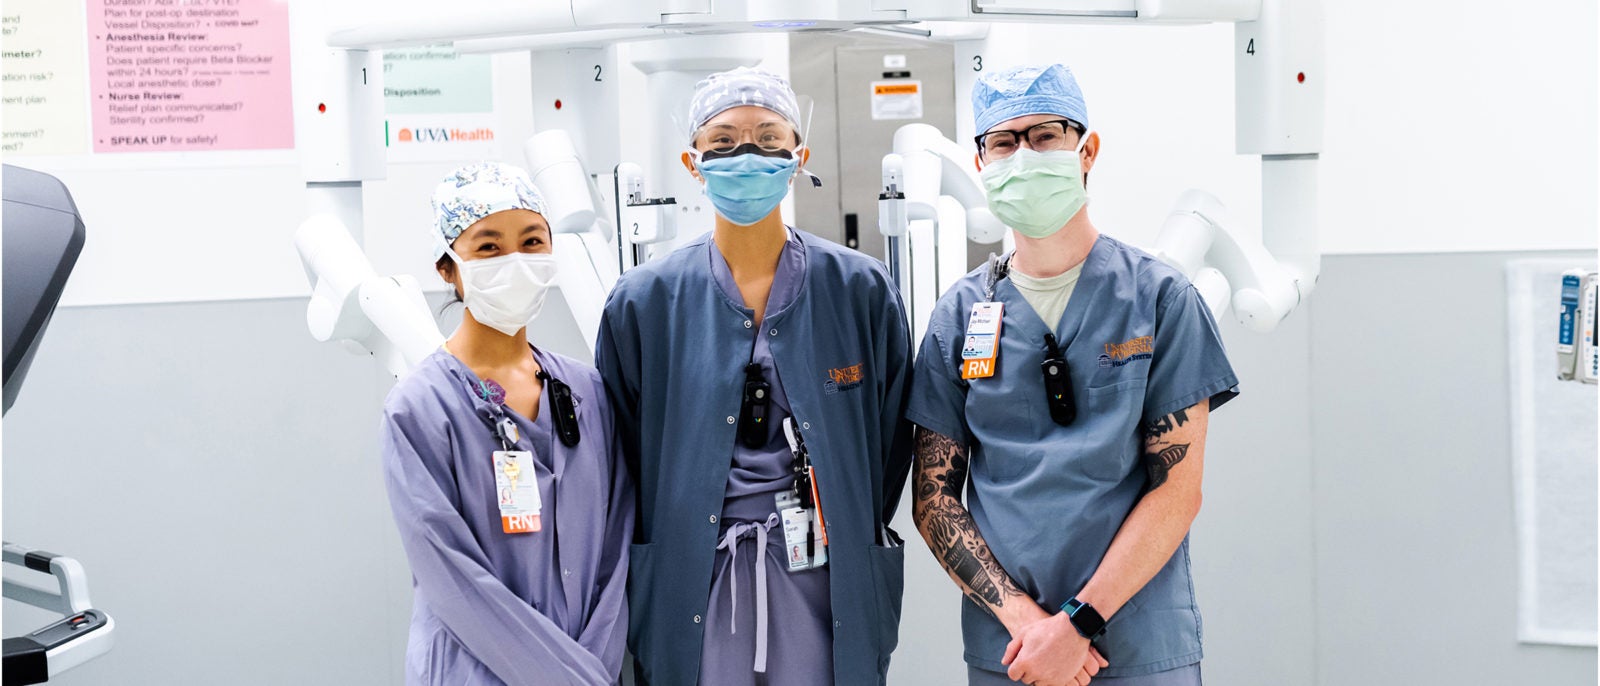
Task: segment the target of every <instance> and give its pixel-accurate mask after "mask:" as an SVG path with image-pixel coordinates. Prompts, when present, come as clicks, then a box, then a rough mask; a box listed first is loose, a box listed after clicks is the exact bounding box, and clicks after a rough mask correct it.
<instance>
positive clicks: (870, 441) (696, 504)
mask: <svg viewBox="0 0 1600 686" xmlns="http://www.w3.org/2000/svg"><path fill="white" fill-rule="evenodd" d="M793 233H794V240H795V241H796V242H797V243H798V249H799V250H802V251H803V252H804V255H803V262H802V263H801V273H800V274H799V275H798V281H799V282H800V286H799V290H798V291H797V292H796V293H795V295H794V299H793V300H792V301H791V302H789V303H788V304H787V305H786V306H784V307H783V308H782V309H780V310H773V311H769V312H767V314H766V318H765V320H764V321H762V322H761V325H760V326H756V325H755V322H754V321H753V320H752V318H751V312H750V310H749V309H748V308H745V307H743V306H742V304H741V303H739V302H735V301H734V300H733V299H731V298H730V297H729V296H728V294H727V293H725V292H724V290H723V289H722V288H721V287H720V286H718V285H717V281H716V278H715V276H714V275H713V271H712V269H711V268H710V266H711V263H710V262H709V261H708V260H710V259H711V256H710V255H709V254H708V253H710V252H714V251H715V250H716V247H715V246H714V245H712V243H711V240H710V237H709V236H705V237H701V238H699V239H697V240H695V241H694V242H691V243H690V244H688V245H686V246H684V247H683V248H680V249H678V250H676V251H674V252H673V253H672V254H670V255H667V256H665V257H662V258H660V259H657V260H652V261H651V262H649V263H646V264H644V265H641V266H639V267H637V268H634V269H631V270H629V271H628V272H627V273H625V274H623V275H622V278H621V279H619V280H618V281H617V286H616V288H615V289H613V290H612V292H611V296H610V298H609V299H608V300H607V301H606V307H605V313H604V316H603V318H602V319H601V325H600V336H599V339H598V340H597V341H596V345H595V361H596V365H595V366H596V367H598V368H599V370H600V375H601V377H602V378H603V379H604V380H605V385H606V392H607V394H608V395H609V397H610V398H611V399H612V406H613V408H614V410H615V412H616V415H617V431H618V436H617V438H618V440H619V442H620V443H621V446H622V451H623V454H624V455H625V456H626V459H627V463H628V468H629V470H630V472H631V473H632V474H633V475H634V477H635V478H634V483H635V484H636V485H637V486H638V499H639V506H638V526H637V528H636V529H635V532H634V539H635V543H636V544H635V545H634V546H633V547H632V548H631V549H630V552H629V578H628V589H629V590H628V602H629V608H630V622H629V624H630V625H629V630H628V640H629V646H630V647H631V648H632V649H633V651H634V655H635V656H636V657H637V662H636V666H637V668H638V670H637V673H638V674H639V675H640V676H642V678H643V681H645V682H647V683H650V684H657V685H659V684H669V685H676V684H693V683H697V682H698V681H699V680H700V676H701V675H700V666H701V665H700V657H701V647H702V642H703V641H704V640H707V639H706V635H705V629H706V625H705V620H706V613H707V608H708V604H709V602H710V597H709V596H708V594H707V590H708V589H709V588H711V583H712V577H713V574H714V570H713V562H714V561H715V559H716V555H717V550H716V548H717V543H718V542H719V539H718V536H719V533H720V531H721V521H722V519H721V518H722V513H723V504H724V499H725V496H726V495H727V488H728V481H729V473H730V468H731V466H732V457H733V453H734V444H735V442H736V439H735V434H736V431H737V428H736V423H737V421H738V420H737V415H738V414H739V404H740V398H741V392H742V390H743V383H744V366H745V365H746V364H748V363H749V361H750V351H751V350H752V349H753V346H754V345H755V340H756V337H757V336H760V337H763V338H765V339H766V340H767V344H768V345H769V346H770V349H771V355H772V360H773V369H774V372H775V373H776V374H777V375H778V376H780V377H781V378H782V381H783V390H784V393H785V394H786V396H787V399H788V403H789V411H790V412H791V413H792V415H793V417H794V419H795V421H796V422H798V423H799V424H800V425H801V427H802V430H803V432H804V435H805V440H806V448H807V450H808V451H809V452H810V455H811V460H812V464H813V465H815V467H816V470H817V482H818V489H819V491H820V497H821V501H822V508H823V512H824V513H825V516H826V517H827V521H828V567H829V574H830V585H829V596H830V600H831V601H832V602H831V612H832V615H833V638H834V640H833V672H834V683H836V684H841V685H847V686H854V685H857V684H882V683H883V681H884V678H885V677H884V675H885V674H886V672H887V671H888V666H889V655H890V654H891V653H892V652H893V651H894V648H895V645H896V644H897V642H898V640H899V621H900V597H901V593H902V591H903V588H904V576H903V575H904V562H905V549H904V548H903V547H900V546H899V545H897V544H898V537H897V536H896V535H894V534H892V533H889V532H888V531H887V527H886V524H887V523H888V522H889V520H890V519H891V518H892V517H893V516H894V511H895V507H896V505H897V501H898V499H899V496H900V493H901V491H902V490H903V489H904V486H905V479H906V476H907V474H908V473H909V471H910V464H911V462H910V461H911V451H910V440H909V438H910V436H909V433H910V432H909V431H908V430H907V429H908V427H909V424H906V423H905V422H904V420H903V416H902V410H903V408H904V407H905V400H906V394H907V392H908V390H909V386H910V377H911V364H910V357H911V341H910V336H909V334H908V332H907V327H906V318H905V310H904V308H903V306H902V305H901V302H900V294H899V290H898V289H897V288H896V287H895V285H894V283H893V281H891V280H890V279H889V275H888V273H887V272H886V271H885V270H884V267H883V265H882V264H881V263H879V262H877V261H876V260H873V259H872V258H870V257H867V256H865V255H862V254H861V253H858V252H856V251H854V250H849V249H847V248H844V247H842V246H839V245H837V244H834V243H831V242H829V241H826V240H824V239H822V238H819V237H817V236H814V235H811V234H808V233H805V232H803V231H794V232H793ZM794 247H795V246H790V247H786V248H785V251H786V252H787V251H788V250H790V249H792V248H794ZM775 287H776V286H775ZM890 539H894V540H890ZM773 622H774V623H773V625H772V626H773V629H774V640H782V639H781V636H782V633H781V631H782V624H781V620H780V619H778V618H773Z"/></svg>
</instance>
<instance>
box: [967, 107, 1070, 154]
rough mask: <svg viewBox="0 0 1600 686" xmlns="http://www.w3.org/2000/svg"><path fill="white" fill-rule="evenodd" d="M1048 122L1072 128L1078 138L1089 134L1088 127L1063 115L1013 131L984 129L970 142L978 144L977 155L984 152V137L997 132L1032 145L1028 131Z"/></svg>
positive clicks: (1046, 124)
mask: <svg viewBox="0 0 1600 686" xmlns="http://www.w3.org/2000/svg"><path fill="white" fill-rule="evenodd" d="M1050 124H1065V125H1066V127H1065V128H1068V129H1072V130H1073V131H1075V132H1077V134H1078V138H1079V139H1080V140H1081V139H1082V138H1083V137H1084V136H1086V135H1088V134H1089V127H1087V126H1084V125H1082V124H1079V123H1078V122H1075V121H1073V120H1071V119H1067V118H1065V117H1062V118H1061V119H1051V120H1050V121H1042V122H1039V123H1037V124H1034V125H1033V126H1030V127H1028V128H1025V129H1020V130H1015V131H1008V130H1005V129H996V130H994V131H985V132H983V133H980V134H978V135H976V136H973V137H972V142H973V143H976V144H977V145H978V156H979V157H984V154H983V139H984V138H987V137H989V136H992V135H994V134H997V133H1009V134H1011V135H1013V136H1016V138H1017V140H1022V141H1028V145H1033V140H1032V136H1030V135H1028V132H1029V131H1032V130H1034V129H1037V128H1039V127H1041V126H1048V125H1050Z"/></svg>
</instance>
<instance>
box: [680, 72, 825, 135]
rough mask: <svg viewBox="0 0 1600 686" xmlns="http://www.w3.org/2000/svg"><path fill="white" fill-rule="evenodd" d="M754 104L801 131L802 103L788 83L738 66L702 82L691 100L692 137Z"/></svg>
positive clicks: (779, 78)
mask: <svg viewBox="0 0 1600 686" xmlns="http://www.w3.org/2000/svg"><path fill="white" fill-rule="evenodd" d="M744 105H755V106H757V107H765V108H767V109H769V110H772V111H773V112H777V113H778V115H779V116H781V117H783V118H784V119H787V120H789V124H790V125H792V126H794V130H795V131H799V130H800V103H799V102H797V101H796V100H795V96H794V90H793V89H792V88H790V87H789V80H788V79H786V78H783V77H782V76H778V75H777V74H774V73H772V72H770V71H767V70H765V69H753V68H750V67H738V68H736V69H731V70H729V71H724V72H718V73H715V74H712V75H710V76H707V77H706V78H704V79H702V80H701V81H700V83H698V84H696V85H695V87H694V97H692V98H690V99H689V120H690V121H689V124H690V126H689V137H690V139H691V142H692V140H693V138H694V133H695V132H696V131H698V130H700V127H702V126H705V124H706V122H708V121H711V118H712V117H715V116H717V115H718V114H721V113H723V112H724V111H727V110H730V109H733V108H735V107H741V106H744Z"/></svg>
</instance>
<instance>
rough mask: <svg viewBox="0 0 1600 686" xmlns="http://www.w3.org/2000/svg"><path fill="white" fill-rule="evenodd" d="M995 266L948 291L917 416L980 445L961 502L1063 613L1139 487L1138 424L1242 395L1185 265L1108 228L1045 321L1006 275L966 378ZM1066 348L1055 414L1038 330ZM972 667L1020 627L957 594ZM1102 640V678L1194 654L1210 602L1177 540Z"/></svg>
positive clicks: (1015, 571)
mask: <svg viewBox="0 0 1600 686" xmlns="http://www.w3.org/2000/svg"><path fill="white" fill-rule="evenodd" d="M988 273H989V268H988V267H987V266H984V267H980V268H978V269H977V270H974V271H973V272H972V273H969V274H967V275H966V276H965V277H963V278H962V279H961V280H960V281H958V282H957V283H956V285H955V286H953V287H952V288H951V289H950V291H949V292H947V293H945V295H944V296H943V297H942V298H940V299H939V302H938V304H937V305H935V307H934V312H933V315H932V318H931V321H930V322H929V325H928V333H927V335H926V336H925V337H924V338H923V340H922V347H921V349H920V352H919V353H918V357H917V363H916V374H915V380H914V382H913V383H914V390H913V394H912V399H911V403H910V405H909V407H908V408H907V411H906V417H907V419H910V420H911V421H912V422H913V423H915V424H917V425H919V426H921V427H923V428H925V429H928V430H930V431H935V432H938V433H940V434H943V435H945V436H947V437H949V438H951V439H954V440H955V441H956V442H958V443H961V444H963V445H966V446H968V447H969V449H970V450H971V461H970V470H971V471H970V474H969V481H968V485H967V508H968V509H969V510H970V511H971V512H972V517H973V520H974V521H975V522H976V523H977V525H978V528H979V530H980V531H981V532H982V533H983V536H984V539H985V540H986V541H987V542H988V543H989V547H990V548H991V549H992V550H993V552H994V556H995V559H996V560H997V561H998V562H999V563H1000V564H1001V566H1003V567H1004V568H1005V570H1006V571H1007V572H1008V573H1009V574H1010V575H1011V578H1012V579H1013V580H1014V581H1016V583H1017V585H1018V586H1019V587H1020V588H1021V589H1022V590H1023V591H1024V592H1026V593H1028V594H1029V595H1031V596H1033V598H1034V600H1036V601H1037V602H1038V603H1039V604H1040V606H1042V607H1044V608H1045V609H1046V610H1050V611H1054V609H1055V608H1058V607H1060V606H1061V604H1062V603H1064V602H1066V601H1067V600H1068V599H1069V598H1071V597H1072V596H1073V595H1075V594H1077V592H1078V591H1079V590H1081V589H1082V588H1083V586H1084V585H1085V584H1086V583H1088V581H1089V578H1090V577H1091V576H1092V575H1093V574H1094V572H1095V569H1096V568H1097V567H1098V566H1099V564H1100V560H1101V558H1102V557H1103V556H1104V555H1105V553H1106V551H1107V550H1108V549H1109V548H1110V547H1111V539H1112V537H1114V536H1115V535H1116V533H1117V530H1118V529H1119V528H1121V526H1122V523H1123V521H1124V520H1125V519H1126V518H1127V516H1128V514H1129V513H1130V512H1131V511H1132V510H1133V507H1134V505H1136V504H1137V503H1138V501H1139V498H1140V497H1141V495H1142V494H1143V493H1144V490H1145V484H1146V475H1145V470H1144V469H1143V468H1142V466H1141V463H1140V455H1141V453H1142V452H1143V441H1142V438H1141V436H1140V427H1142V426H1143V425H1145V424H1146V423H1148V422H1151V421H1154V420H1157V419H1160V418H1161V417H1164V416H1166V415H1168V414H1171V413H1172V412H1174V411H1177V410H1181V409H1184V408H1187V407H1191V406H1193V405H1195V404H1197V403H1199V402H1200V401H1202V400H1206V399H1210V406H1211V409H1213V410H1214V409H1216V408H1218V407H1220V406H1221V405H1222V404H1223V403H1225V402H1227V401H1228V400H1230V399H1232V398H1233V397H1234V396H1235V395H1237V394H1238V391H1237V386H1238V383H1239V382H1238V379H1237V377H1235V376H1234V373H1233V368H1232V366H1230V365H1229V363H1228V358H1227V354H1226V353H1225V351H1224V350H1223V347H1222V339H1221V336H1220V335H1219V334H1218V332H1217V326H1216V323H1215V322H1214V321H1213V320H1212V318H1211V312H1210V310H1208V309H1207V308H1206V306H1205V303H1204V302H1203V301H1202V300H1201V298H1200V295H1199V293H1198V292H1197V291H1196V290H1195V288H1194V286H1193V285H1191V284H1190V283H1189V281H1188V280H1187V279H1185V278H1184V277H1183V275H1182V274H1180V273H1179V272H1178V271H1177V270H1175V269H1173V268H1172V267H1170V266H1168V265H1166V264H1164V263H1162V262H1161V261H1159V260H1157V259H1155V258H1154V257H1152V256H1151V255H1149V254H1147V253H1145V252H1143V251H1140V250H1138V249H1137V248H1133V247H1131V246H1128V245H1126V244H1124V243H1122V242H1121V241H1118V240H1116V239H1114V238H1111V237H1109V236H1105V235H1102V236H1100V238H1099V239H1098V240H1097V241H1096V242H1095V244H1094V246H1093V248H1091V249H1090V251H1089V255H1088V257H1087V258H1086V259H1085V260H1084V264H1083V273H1082V275H1081V277H1080V280H1079V282H1078V285H1077V287H1076V290H1075V291H1074V292H1073V294H1072V297H1071V299H1070V300H1069V301H1068V302H1067V308H1066V311H1065V312H1064V313H1062V316H1061V321H1060V322H1055V323H1052V325H1050V326H1047V325H1046V324H1045V322H1044V321H1042V320H1040V319H1039V317H1038V315H1036V314H1035V313H1034V310H1033V308H1032V307H1030V306H1029V305H1028V303H1027V301H1026V300H1024V299H1023V297H1022V295H1021V294H1020V293H1019V292H1018V291H1017V288H1016V286H1015V285H1014V284H1012V283H1011V281H1010V279H1001V280H999V281H998V282H997V283H995V284H994V299H995V300H996V301H998V302H1000V303H1003V308H1004V309H1003V311H1002V315H1001V316H1002V323H1001V331H1000V355H999V359H998V360H997V363H996V369H995V373H994V376H992V377H989V378H981V379H973V380H971V381H966V380H962V378H961V375H960V370H959V367H960V364H961V346H962V341H963V334H964V332H965V331H966V326H967V320H968V315H969V314H970V313H971V311H972V306H973V304H974V303H979V302H983V301H984V300H985V294H984V287H985V283H986V281H987V280H988ZM1047 332H1053V333H1054V334H1055V335H1056V338H1057V339H1058V340H1059V341H1060V343H1061V345H1063V346H1064V355H1065V357H1066V361H1067V366H1068V370H1069V375H1070V379H1071V383H1072V394H1073V398H1074V400H1075V402H1076V403H1077V418H1076V419H1075V420H1074V421H1073V422H1072V424H1070V425H1069V426H1060V425H1058V424H1056V423H1055V422H1054V421H1052V420H1051V418H1050V410H1049V405H1048V404H1047V402H1046V393H1045V387H1044V376H1043V373H1042V372H1041V370H1040V365H1041V364H1042V363H1043V362H1044V359H1045V350H1046V345H1045V342H1044V336H1045V334H1046V333H1047ZM962 603H963V605H962V613H961V624H962V634H963V637H964V639H965V644H966V655H965V657H966V661H967V663H968V664H970V665H972V666H975V667H978V668H981V669H985V670H990V671H996V672H1004V671H1005V670H1006V666H1005V665H1004V664H1002V663H1001V661H1000V659H1001V658H1002V657H1003V656H1004V654H1005V650H1006V644H1007V643H1009V642H1010V640H1011V636H1010V635H1009V634H1008V633H1007V631H1006V629H1005V627H1004V626H1003V625H1002V624H1001V623H1000V621H999V620H997V619H995V618H994V617H992V616H991V615H989V614H988V613H987V612H985V611H984V610H983V609H982V608H979V607H978V606H977V605H975V604H973V602H972V601H971V600H965V599H964V600H963V601H962ZM1095 645H1096V646H1097V647H1098V648H1099V649H1100V652H1101V653H1102V654H1103V655H1104V656H1105V658H1106V660H1107V661H1109V662H1110V663H1111V666H1110V667H1107V668H1106V669H1103V670H1101V671H1100V674H1101V675H1103V676H1107V677H1125V676H1139V675H1144V674H1151V673H1155V672H1160V671H1165V670H1169V669H1173V668H1176V667H1182V666H1185V665H1189V664H1194V663H1196V662H1199V661H1200V658H1201V646H1200V612H1199V608H1198V606H1197V605H1196V603H1195V598H1194V591H1193V585H1192V583H1191V582H1190V573H1189V543H1188V539H1187V538H1185V540H1184V542H1183V543H1182V545H1180V546H1179V547H1178V550H1177V552H1176V553H1174V554H1173V556H1172V558H1171V559H1170V560H1169V561H1168V562H1167V564H1166V565H1165V566H1164V567H1162V569H1161V570H1160V571H1159V572H1157V573H1156V575H1155V577H1154V578H1153V579H1151V580H1150V582H1149V583H1148V584H1146V585H1145V587H1144V588H1143V589H1142V590H1140V591H1139V592H1138V593H1136V594H1135V595H1134V596H1133V598H1132V599H1131V600H1129V601H1128V603H1127V604H1126V605H1124V606H1123V607H1122V609H1121V610H1119V611H1118V612H1117V613H1116V615H1114V616H1113V617H1112V618H1111V620H1110V623H1109V624H1108V626H1107V628H1106V633H1105V635H1104V636H1102V637H1101V638H1100V639H1099V640H1097V641H1096V642H1095Z"/></svg>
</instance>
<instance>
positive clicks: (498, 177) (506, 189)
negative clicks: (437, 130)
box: [433, 162, 544, 261]
mask: <svg viewBox="0 0 1600 686" xmlns="http://www.w3.org/2000/svg"><path fill="white" fill-rule="evenodd" d="M505 210H532V211H534V212H538V213H539V214H544V196H541V195H539V189H537V188H535V187H534V185H533V180H532V179H529V178H528V173H527V172H525V171H522V170H521V169H518V168H516V167H513V166H511V165H509V164H501V163H499V162H479V163H477V164H469V165H467V166H465V167H462V168H460V169H457V170H456V171H455V172H454V173H452V174H450V175H449V176H447V177H445V179H444V180H443V181H440V182H439V186H438V187H437V188H435V189H434V191H433V214H434V217H435V219H436V221H435V222H434V231H436V232H437V234H436V235H437V236H438V237H439V238H441V239H443V242H435V243H434V247H433V259H434V260H435V261H437V260H438V259H439V258H440V257H442V256H444V249H445V246H448V245H450V244H451V243H452V242H454V241H455V240H456V238H457V237H458V236H460V235H461V232H462V231H466V230H467V228H468V227H470V226H472V225H473V224H476V223H477V222H478V220H480V219H483V218H484V217H487V216H489V215H491V214H494V213H496V212H504V211H505Z"/></svg>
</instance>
